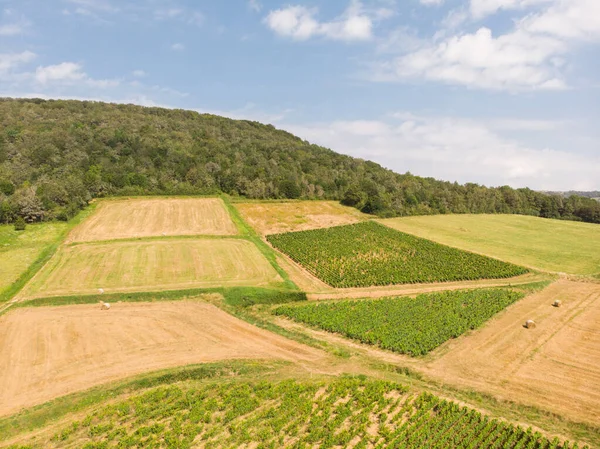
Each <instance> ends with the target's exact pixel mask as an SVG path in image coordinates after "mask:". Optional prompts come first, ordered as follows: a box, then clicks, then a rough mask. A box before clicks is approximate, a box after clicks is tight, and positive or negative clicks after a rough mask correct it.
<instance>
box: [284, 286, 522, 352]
mask: <svg viewBox="0 0 600 449" xmlns="http://www.w3.org/2000/svg"><path fill="white" fill-rule="evenodd" d="M522 297H523V294H522V293H518V292H514V291H512V290H507V289H491V290H471V291H452V292H442V293H431V294H426V295H420V296H418V297H417V298H416V299H413V298H385V299H379V300H352V301H336V302H330V303H318V302H315V303H311V304H308V305H302V306H298V307H295V306H282V307H278V308H277V309H276V310H275V311H274V313H275V314H276V315H284V316H287V317H289V318H292V319H294V320H296V321H299V322H302V323H306V324H309V325H313V326H317V327H320V328H321V329H325V330H327V331H330V332H337V333H340V334H343V335H345V336H347V337H350V338H355V339H357V340H360V341H361V342H363V343H368V344H372V345H377V346H379V347H381V348H383V349H389V350H392V351H396V352H400V353H404V354H410V355H413V356H415V355H424V354H427V353H428V352H430V351H432V350H433V349H435V348H437V347H438V346H440V345H441V344H442V343H444V342H446V341H447V340H449V339H451V338H456V337H458V336H460V335H462V334H463V333H465V332H466V331H468V330H470V329H475V328H477V327H479V326H481V324H483V323H484V322H485V321H487V320H488V319H489V318H491V317H492V316H493V315H495V314H496V313H498V312H499V311H501V310H503V309H504V308H505V307H507V306H508V305H510V304H512V303H514V302H515V301H517V300H519V299H521V298H522Z"/></svg>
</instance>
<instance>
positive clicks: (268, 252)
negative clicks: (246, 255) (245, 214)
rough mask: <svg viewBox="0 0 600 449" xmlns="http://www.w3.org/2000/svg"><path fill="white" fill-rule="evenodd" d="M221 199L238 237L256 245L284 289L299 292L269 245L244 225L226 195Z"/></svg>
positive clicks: (243, 221)
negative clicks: (280, 280)
mask: <svg viewBox="0 0 600 449" xmlns="http://www.w3.org/2000/svg"><path fill="white" fill-rule="evenodd" d="M221 198H222V199H223V202H224V203H225V206H226V207H227V210H228V211H229V215H230V216H231V219H232V220H233V222H234V223H235V225H236V227H237V228H238V231H239V233H240V235H243V236H246V237H247V238H248V240H250V241H251V242H252V243H254V244H255V245H256V247H257V248H258V250H259V251H260V252H261V254H262V255H263V256H265V258H266V259H267V260H268V261H269V263H270V264H271V266H272V267H273V268H274V269H275V271H277V273H278V274H279V276H281V278H282V279H283V281H284V285H285V286H286V288H289V289H290V290H296V291H297V290H300V288H298V286H297V285H296V284H295V283H294V281H292V280H291V279H290V277H289V275H288V274H287V272H286V271H285V270H284V269H283V268H281V267H280V266H279V263H278V262H277V256H276V254H275V251H274V250H273V248H271V247H270V246H269V245H267V244H266V243H265V242H264V241H263V239H262V238H261V237H260V236H259V235H258V234H257V232H256V231H255V230H254V229H253V228H252V227H250V226H249V225H248V224H247V223H246V221H245V220H244V219H243V218H242V216H241V215H240V213H239V211H238V210H237V209H236V207H235V206H234V205H233V204H232V202H231V198H230V197H229V196H227V195H223V196H222V197H221Z"/></svg>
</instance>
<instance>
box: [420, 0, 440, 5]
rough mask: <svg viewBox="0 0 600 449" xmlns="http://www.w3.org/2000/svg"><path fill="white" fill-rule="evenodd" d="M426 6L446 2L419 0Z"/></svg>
mask: <svg viewBox="0 0 600 449" xmlns="http://www.w3.org/2000/svg"><path fill="white" fill-rule="evenodd" d="M419 1H420V2H421V4H422V5H425V6H439V5H442V4H443V3H444V0H419Z"/></svg>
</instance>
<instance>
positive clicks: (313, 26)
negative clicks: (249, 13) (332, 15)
mask: <svg viewBox="0 0 600 449" xmlns="http://www.w3.org/2000/svg"><path fill="white" fill-rule="evenodd" d="M316 14H317V10H316V9H309V8H306V7H304V6H288V7H287V8H283V9H277V10H275V11H271V12H270V13H269V14H268V16H267V17H266V18H265V23H266V24H267V26H268V27H269V28H271V30H273V31H274V32H275V33H276V34H278V35H280V36H284V37H290V38H292V39H295V40H306V39H310V38H311V37H316V36H322V37H325V38H328V39H334V40H344V41H361V40H368V39H370V38H371V37H372V28H373V20H372V19H371V17H370V16H369V15H368V14H367V13H366V12H365V11H364V10H363V6H362V3H360V2H359V1H358V0H353V1H351V2H350V5H349V7H348V8H347V9H346V11H345V12H344V14H342V15H341V16H340V17H338V18H337V19H335V20H333V21H330V22H319V21H318V20H317V19H316V18H315V16H316Z"/></svg>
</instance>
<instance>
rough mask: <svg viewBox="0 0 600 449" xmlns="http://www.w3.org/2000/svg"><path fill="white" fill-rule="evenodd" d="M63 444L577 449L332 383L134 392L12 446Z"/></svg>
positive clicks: (372, 384) (461, 411)
mask: <svg viewBox="0 0 600 449" xmlns="http://www.w3.org/2000/svg"><path fill="white" fill-rule="evenodd" d="M9 447H10V448H11V449H17V448H18V449H30V448H34V447H44V448H63V447H81V448H84V449H99V448H117V447H118V448H174V447H177V448H182V449H184V448H191V447H204V448H222V447H257V448H280V447H285V448H309V447H319V448H333V447H348V448H369V447H403V448H415V449H420V448H440V449H441V448H444V449H445V448H450V447H452V448H491V447H494V448H514V449H516V448H535V449H567V448H577V447H578V446H577V445H573V446H571V445H570V444H568V443H567V444H561V443H560V442H559V440H558V439H555V440H553V441H550V440H548V439H547V438H545V437H543V436H542V435H541V434H539V433H534V432H533V431H531V430H523V429H522V428H519V427H516V426H513V425H510V424H507V423H505V422H502V421H499V420H496V419H490V418H489V417H486V416H483V415H481V414H480V413H479V412H477V411H475V410H471V409H468V408H466V407H461V406H459V405H458V404H456V403H453V402H449V401H446V400H442V399H440V398H438V397H436V396H433V395H431V394H427V393H423V394H414V393H411V392H410V390H409V389H408V388H406V387H404V386H402V385H399V384H396V383H393V382H386V381H380V380H371V379H369V378H366V377H341V378H337V379H330V380H325V381H295V380H285V381H238V382H231V381H229V382H209V383H206V384H203V385H197V386H196V387H194V388H189V387H187V386H186V385H185V384H183V385H182V384H176V385H169V386H162V387H157V388H152V389H150V390H149V391H146V392H144V393H142V394H135V395H133V396H131V397H129V398H127V399H121V400H118V401H116V402H113V403H112V404H110V405H106V406H103V407H101V408H100V409H98V410H97V411H95V412H92V413H89V414H87V415H84V416H82V418H81V419H80V420H77V421H74V422H72V423H71V424H70V425H65V426H63V428H62V429H59V430H57V431H56V432H55V433H54V434H53V435H52V436H50V437H46V438H40V437H34V439H33V441H32V442H27V441H25V442H23V444H19V445H18V446H17V445H13V446H9Z"/></svg>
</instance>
